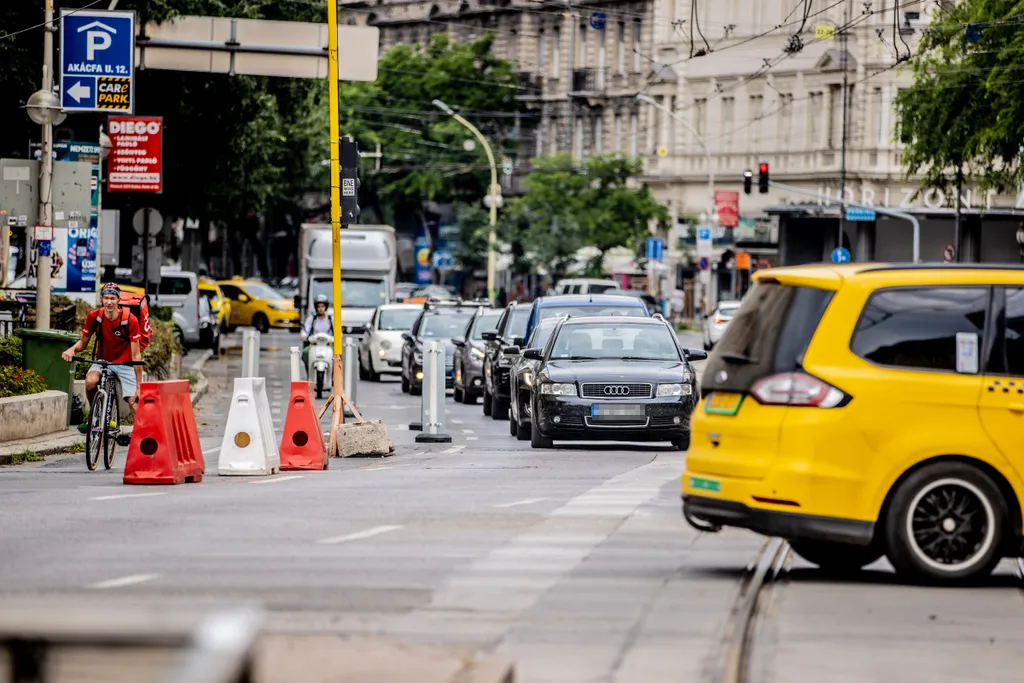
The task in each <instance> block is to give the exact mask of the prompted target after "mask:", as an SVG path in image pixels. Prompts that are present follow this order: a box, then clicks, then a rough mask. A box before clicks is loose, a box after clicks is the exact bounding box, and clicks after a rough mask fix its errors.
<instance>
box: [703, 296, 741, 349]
mask: <svg viewBox="0 0 1024 683" xmlns="http://www.w3.org/2000/svg"><path fill="white" fill-rule="evenodd" d="M739 310H740V302H739V301H719V302H718V308H716V309H715V312H714V313H712V314H711V315H709V316H708V317H706V318H704V350H705V351H710V350H711V349H712V348H714V346H715V344H717V343H718V340H719V339H721V338H722V335H723V334H725V329H726V328H727V327H729V322H730V321H731V320H732V319H733V317H734V316H735V315H736V312H737V311H739Z"/></svg>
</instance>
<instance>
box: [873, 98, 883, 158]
mask: <svg viewBox="0 0 1024 683" xmlns="http://www.w3.org/2000/svg"><path fill="white" fill-rule="evenodd" d="M872 95H873V99H874V104H873V106H874V112H873V114H874V118H875V142H876V143H877V144H878V146H879V147H884V146H885V123H884V121H885V117H884V114H885V106H884V100H883V99H882V89H881V88H875V89H874V91H873V92H872Z"/></svg>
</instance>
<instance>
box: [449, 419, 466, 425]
mask: <svg viewBox="0 0 1024 683" xmlns="http://www.w3.org/2000/svg"><path fill="white" fill-rule="evenodd" d="M452 424H453V425H461V424H466V423H465V422H463V421H462V420H452Z"/></svg>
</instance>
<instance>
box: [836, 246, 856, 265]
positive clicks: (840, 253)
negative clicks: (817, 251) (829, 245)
mask: <svg viewBox="0 0 1024 683" xmlns="http://www.w3.org/2000/svg"><path fill="white" fill-rule="evenodd" d="M851 260H852V258H851V257H850V250H849V249H844V248H842V247H839V248H837V249H833V250H832V263H849V262H850V261H851Z"/></svg>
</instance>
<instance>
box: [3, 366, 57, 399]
mask: <svg viewBox="0 0 1024 683" xmlns="http://www.w3.org/2000/svg"><path fill="white" fill-rule="evenodd" d="M41 391H46V381H45V380H44V379H43V378H42V377H40V376H39V375H37V374H36V372H35V371H34V370H22V369H21V368H17V367H13V366H10V365H5V366H2V367H0V398H7V397H8V396H25V395H26V394H38V393H39V392H41Z"/></svg>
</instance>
